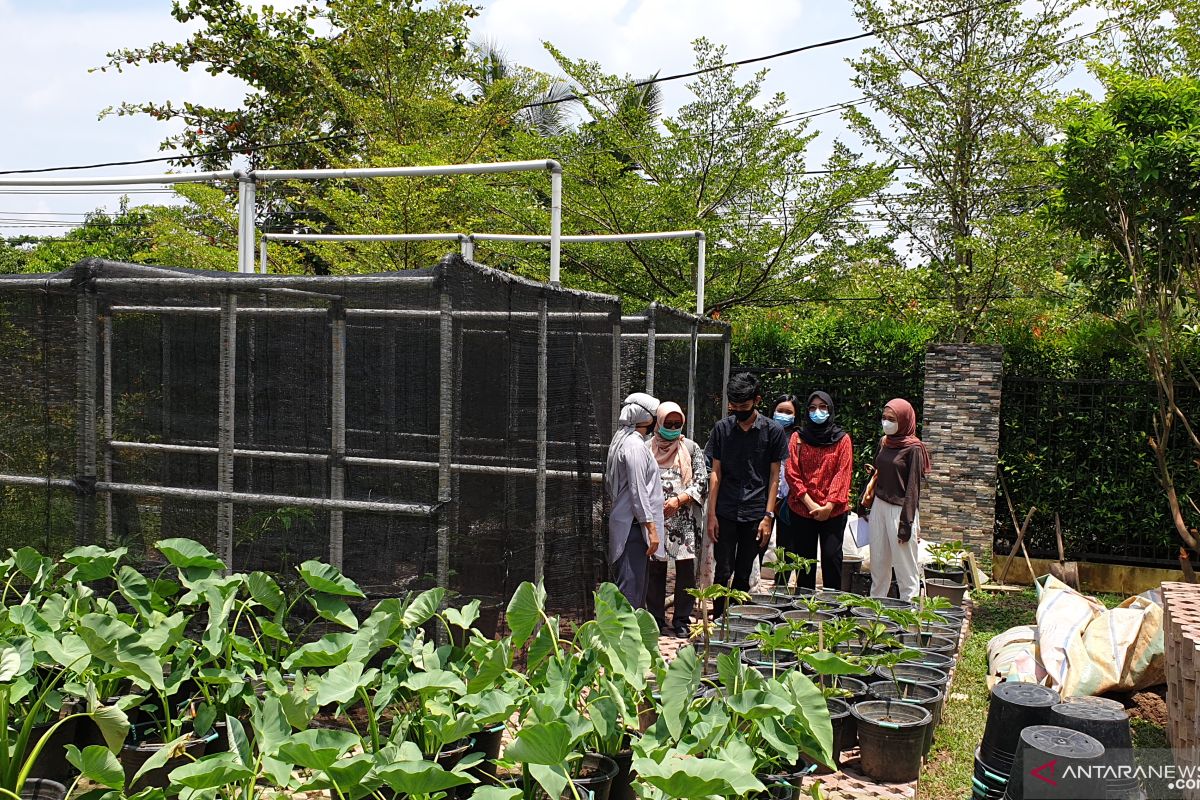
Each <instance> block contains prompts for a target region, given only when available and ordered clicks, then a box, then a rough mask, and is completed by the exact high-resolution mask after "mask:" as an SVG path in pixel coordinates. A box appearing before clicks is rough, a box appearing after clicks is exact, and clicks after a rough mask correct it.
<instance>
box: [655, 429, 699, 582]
mask: <svg viewBox="0 0 1200 800" xmlns="http://www.w3.org/2000/svg"><path fill="white" fill-rule="evenodd" d="M681 443H682V445H683V446H684V447H686V448H687V450H688V452H689V453H690V454H691V456H692V482H691V483H690V484H688V485H687V486H684V485H683V476H682V475H680V474H679V470H677V469H676V468H675V467H674V466H671V467H659V475H660V477H661V478H662V485H663V497H664V498H665V499H668V500H669V499H671V498H672V497H675V496H676V495H680V494H686V495H688V496H689V497H691V498H692V502H690V503H688V504H687V505H685V506H683V507H681V508H680V509H679V511H677V512H676V513H675V515H674V516H672V517H668V518H667V520H666V529H667V533H666V539H665V542H664V544H665V546H666V551H667V558H670V559H673V560H676V561H685V560H687V559H689V558H695V557H696V544H697V540H698V539H700V537H701V535H702V534H703V532H704V522H705V511H704V499H705V498H706V497H708V463H707V462H706V461H705V459H704V450H703V449H702V448H701V447H700V446H699V445H698V444H696V443H695V442H693V441H692V440H691V439H688V438H686V437H684V438H683V439H682V440H681Z"/></svg>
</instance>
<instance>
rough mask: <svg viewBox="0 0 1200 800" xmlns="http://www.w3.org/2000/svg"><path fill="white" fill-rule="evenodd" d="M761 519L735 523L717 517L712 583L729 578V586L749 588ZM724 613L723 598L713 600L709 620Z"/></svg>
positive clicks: (722, 584) (726, 582)
mask: <svg viewBox="0 0 1200 800" xmlns="http://www.w3.org/2000/svg"><path fill="white" fill-rule="evenodd" d="M761 521H762V520H757V519H756V520H751V521H749V522H737V521H735V520H732V519H725V518H724V517H717V528H718V530H717V543H716V544H715V545H714V546H713V552H714V554H715V555H716V557H717V564H716V569H715V574H714V575H713V583H716V584H719V585H721V586H726V585H728V584H729V578H730V576H732V577H733V588H734V589H740V590H742V591H743V592H748V591H750V573H751V572H752V571H753V570H754V559H756V558H758V525H759V523H760V522H761ZM724 613H725V599H724V598H717V599H716V600H714V601H713V619H716V618H717V617H719V616H721V615H722V614H724Z"/></svg>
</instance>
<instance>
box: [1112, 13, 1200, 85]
mask: <svg viewBox="0 0 1200 800" xmlns="http://www.w3.org/2000/svg"><path fill="white" fill-rule="evenodd" d="M1101 5H1102V6H1103V7H1104V8H1106V9H1108V10H1109V11H1111V12H1112V15H1111V19H1112V20H1114V21H1113V22H1110V21H1109V20H1107V19H1106V20H1104V21H1102V22H1101V23H1100V30H1101V31H1102V32H1103V33H1101V38H1100V48H1099V49H1100V53H1101V55H1102V57H1103V58H1104V59H1105V60H1106V61H1107V62H1108V63H1109V64H1111V65H1120V66H1121V67H1122V68H1123V69H1125V70H1127V71H1129V72H1132V73H1134V74H1137V75H1142V76H1145V77H1159V78H1166V77H1170V76H1172V75H1195V74H1196V73H1197V70H1198V69H1200V28H1198V27H1197V24H1198V22H1200V2H1198V0H1103V2H1102V3H1101Z"/></svg>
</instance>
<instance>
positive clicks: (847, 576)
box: [842, 556, 863, 594]
mask: <svg viewBox="0 0 1200 800" xmlns="http://www.w3.org/2000/svg"><path fill="white" fill-rule="evenodd" d="M862 563H863V560H862V559H861V558H852V557H850V556H842V589H844V590H845V591H847V592H849V591H851V590H852V589H853V588H854V577H855V576H856V575H858V572H859V570H861V569H862ZM856 594H857V592H856Z"/></svg>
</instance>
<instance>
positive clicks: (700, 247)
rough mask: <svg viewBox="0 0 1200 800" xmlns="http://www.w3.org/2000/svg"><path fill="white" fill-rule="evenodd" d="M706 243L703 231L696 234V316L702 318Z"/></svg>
mask: <svg viewBox="0 0 1200 800" xmlns="http://www.w3.org/2000/svg"><path fill="white" fill-rule="evenodd" d="M706 244H707V242H706V241H705V239H704V231H700V232H698V233H697V234H696V316H697V317H703V316H704V259H705V250H706V247H705V245H706Z"/></svg>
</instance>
